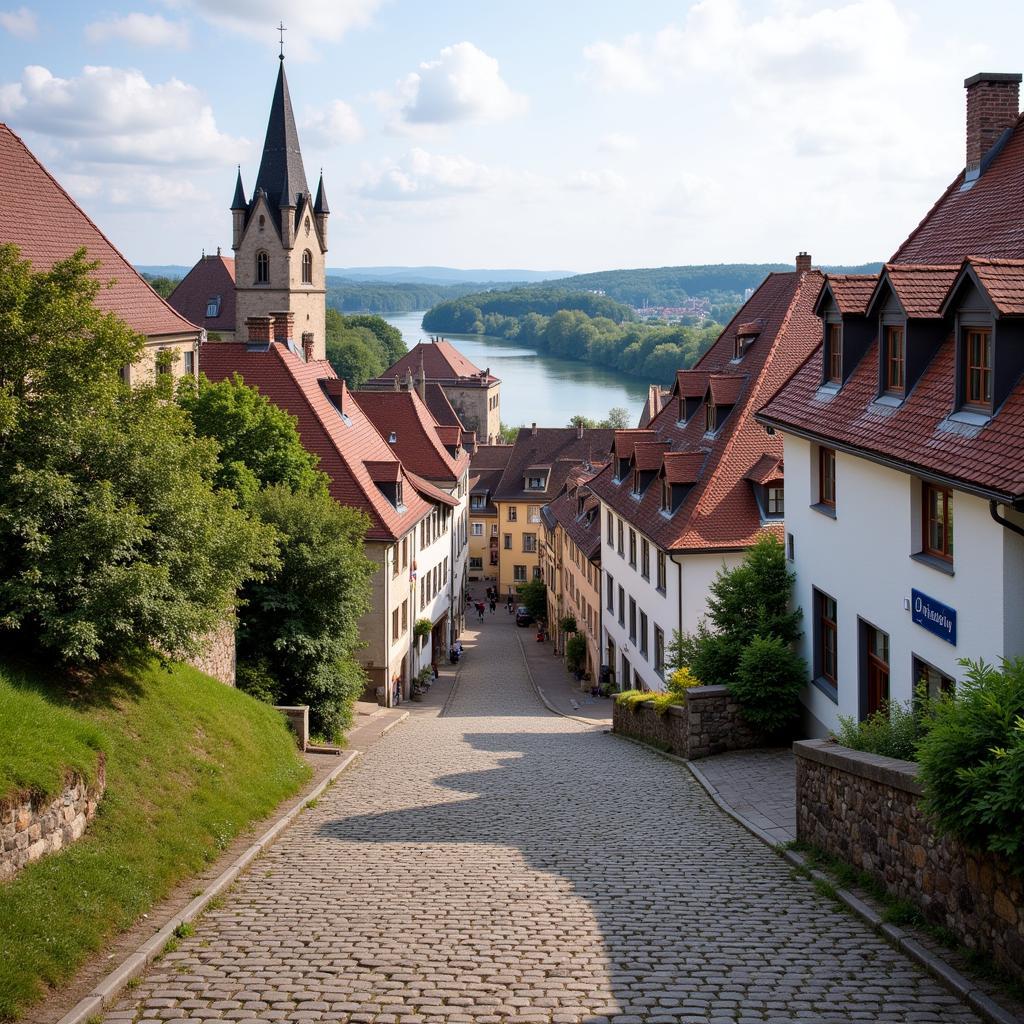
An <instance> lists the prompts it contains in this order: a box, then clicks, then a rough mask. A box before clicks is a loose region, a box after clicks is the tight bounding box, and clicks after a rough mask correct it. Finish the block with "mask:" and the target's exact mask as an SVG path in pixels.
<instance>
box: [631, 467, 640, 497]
mask: <svg viewBox="0 0 1024 1024" xmlns="http://www.w3.org/2000/svg"><path fill="white" fill-rule="evenodd" d="M633 494H635V495H636V496H637V497H639V496H640V470H638V469H634V470H633Z"/></svg>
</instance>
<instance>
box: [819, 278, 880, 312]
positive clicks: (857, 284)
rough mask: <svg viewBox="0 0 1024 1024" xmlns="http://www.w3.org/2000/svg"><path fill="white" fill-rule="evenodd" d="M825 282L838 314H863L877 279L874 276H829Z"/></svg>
mask: <svg viewBox="0 0 1024 1024" xmlns="http://www.w3.org/2000/svg"><path fill="white" fill-rule="evenodd" d="M827 282H828V285H827V286H828V289H829V291H831V292H832V297H833V298H834V299H835V300H836V305H837V306H838V307H839V312H840V313H843V314H846V313H863V312H864V311H865V310H866V309H867V308H868V300H869V299H870V298H871V293H872V292H873V291H874V290H875V284H876V283H877V282H878V277H877V276H876V275H875V274H829V275H828V278H827Z"/></svg>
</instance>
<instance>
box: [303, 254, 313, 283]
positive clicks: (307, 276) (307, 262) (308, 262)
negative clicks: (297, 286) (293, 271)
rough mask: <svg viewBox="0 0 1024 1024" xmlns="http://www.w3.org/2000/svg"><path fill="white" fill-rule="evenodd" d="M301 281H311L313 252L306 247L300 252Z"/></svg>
mask: <svg viewBox="0 0 1024 1024" xmlns="http://www.w3.org/2000/svg"><path fill="white" fill-rule="evenodd" d="M302 283H303V284H312V283H313V254H312V253H311V252H310V251H309V250H308V249H307V250H306V251H305V252H304V253H303V254H302Z"/></svg>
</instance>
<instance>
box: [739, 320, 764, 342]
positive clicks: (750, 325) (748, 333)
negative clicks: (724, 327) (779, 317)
mask: <svg viewBox="0 0 1024 1024" xmlns="http://www.w3.org/2000/svg"><path fill="white" fill-rule="evenodd" d="M763 330H764V321H763V320H760V319H758V320H748V321H747V322H746V323H743V324H740V325H739V327H737V328H736V337H737V338H752V337H754V336H756V335H758V334H760V333H761V331H763Z"/></svg>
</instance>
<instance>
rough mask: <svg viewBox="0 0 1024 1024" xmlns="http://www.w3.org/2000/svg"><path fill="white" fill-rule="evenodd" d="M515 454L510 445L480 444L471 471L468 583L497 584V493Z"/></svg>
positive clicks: (474, 454)
mask: <svg viewBox="0 0 1024 1024" xmlns="http://www.w3.org/2000/svg"><path fill="white" fill-rule="evenodd" d="M511 454H512V445H510V444H492V445H479V446H478V447H477V449H476V451H475V452H474V453H473V457H472V459H471V461H470V470H469V582H470V583H476V582H478V581H485V582H487V583H495V584H496V583H497V581H498V562H499V548H498V546H499V538H498V509H497V506H496V505H495V504H494V492H495V490H496V489H497V486H498V484H499V483H500V482H501V475H502V473H504V472H505V467H506V466H507V465H508V460H509V456H510V455H511Z"/></svg>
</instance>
